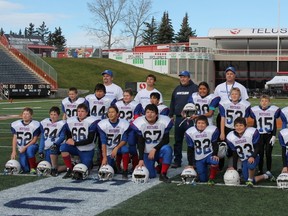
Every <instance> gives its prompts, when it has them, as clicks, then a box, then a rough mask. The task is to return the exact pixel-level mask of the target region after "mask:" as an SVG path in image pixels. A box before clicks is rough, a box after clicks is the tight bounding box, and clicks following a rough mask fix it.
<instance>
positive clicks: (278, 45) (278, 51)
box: [277, 0, 280, 74]
mask: <svg viewBox="0 0 288 216" xmlns="http://www.w3.org/2000/svg"><path fill="white" fill-rule="evenodd" d="M277 32H278V35H277V74H278V73H279V57H280V0H278V31H277Z"/></svg>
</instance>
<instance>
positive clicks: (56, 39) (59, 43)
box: [52, 27, 66, 51]
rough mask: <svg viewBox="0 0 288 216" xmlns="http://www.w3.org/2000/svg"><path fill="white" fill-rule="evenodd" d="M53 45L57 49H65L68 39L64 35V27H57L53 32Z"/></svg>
mask: <svg viewBox="0 0 288 216" xmlns="http://www.w3.org/2000/svg"><path fill="white" fill-rule="evenodd" d="M52 40H53V45H54V46H55V47H56V51H63V50H64V48H65V46H66V39H65V37H64V36H63V35H62V29H61V28H60V27H59V28H55V32H54V33H53V34H52Z"/></svg>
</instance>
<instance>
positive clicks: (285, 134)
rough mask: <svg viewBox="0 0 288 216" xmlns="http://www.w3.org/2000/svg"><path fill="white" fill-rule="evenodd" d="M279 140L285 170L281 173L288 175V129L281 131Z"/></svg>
mask: <svg viewBox="0 0 288 216" xmlns="http://www.w3.org/2000/svg"><path fill="white" fill-rule="evenodd" d="M278 138H279V144H280V146H281V152H282V164H283V168H282V171H281V173H288V128H284V129H282V130H280V132H279V135H278Z"/></svg>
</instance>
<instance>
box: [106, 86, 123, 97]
mask: <svg viewBox="0 0 288 216" xmlns="http://www.w3.org/2000/svg"><path fill="white" fill-rule="evenodd" d="M105 88H106V94H105V95H106V96H107V97H109V98H111V99H112V100H113V99H116V100H117V101H118V100H121V99H122V98H123V90H122V89H121V87H120V86H118V85H116V84H114V83H112V84H111V85H108V86H106V85H105Z"/></svg>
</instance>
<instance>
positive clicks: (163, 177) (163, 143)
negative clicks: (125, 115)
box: [132, 104, 173, 182]
mask: <svg viewBox="0 0 288 216" xmlns="http://www.w3.org/2000/svg"><path fill="white" fill-rule="evenodd" d="M172 126H173V122H172V120H171V119H170V118H169V117H167V116H164V115H158V108H157V106H156V105H155V104H148V105H147V106H146V107H145V116H141V117H139V118H137V119H136V120H135V121H134V122H133V123H132V128H133V129H134V130H135V131H136V133H137V136H138V143H137V145H138V151H139V163H138V166H140V167H142V166H145V167H147V169H148V170H149V177H150V178H155V177H156V170H155V167H154V164H155V161H159V162H160V163H161V165H162V166H161V173H160V176H159V180H160V181H163V182H170V179H169V178H168V177H167V171H168V169H169V166H170V164H171V161H172V147H171V146H170V145H169V131H170V129H171V128H172Z"/></svg>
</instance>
